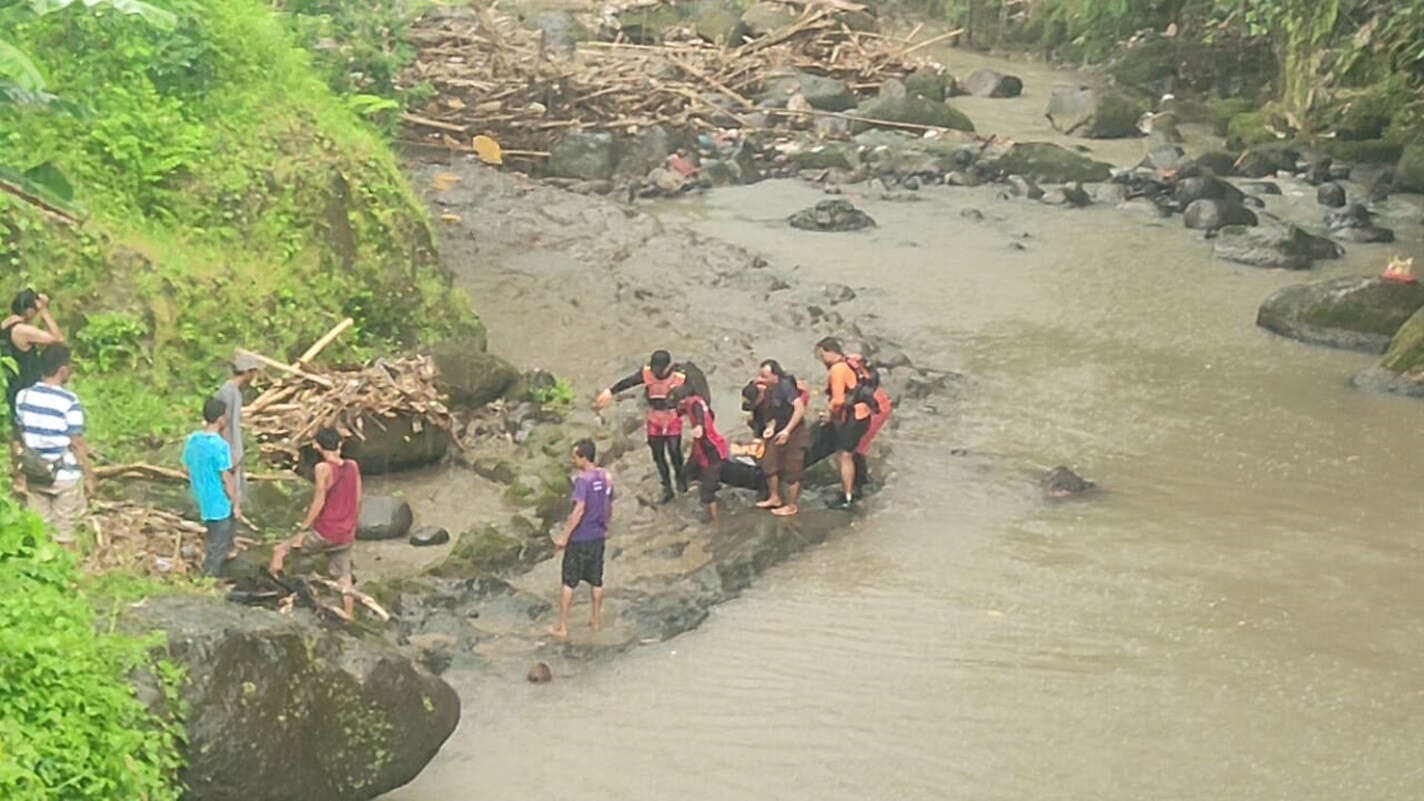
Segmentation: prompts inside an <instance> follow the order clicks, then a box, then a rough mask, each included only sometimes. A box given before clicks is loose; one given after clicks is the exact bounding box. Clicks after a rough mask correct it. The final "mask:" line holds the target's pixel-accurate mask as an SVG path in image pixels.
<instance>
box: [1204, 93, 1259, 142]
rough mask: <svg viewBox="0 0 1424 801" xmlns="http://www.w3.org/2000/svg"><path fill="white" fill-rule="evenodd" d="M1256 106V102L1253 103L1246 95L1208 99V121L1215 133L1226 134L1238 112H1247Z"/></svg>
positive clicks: (1218, 134)
mask: <svg viewBox="0 0 1424 801" xmlns="http://www.w3.org/2000/svg"><path fill="white" fill-rule="evenodd" d="M1256 108H1257V104H1256V103H1252V102H1251V101H1250V100H1247V99H1246V98H1244V97H1227V98H1219V99H1214V100H1209V101H1207V121H1208V122H1209V123H1211V128H1212V132H1213V133H1215V134H1216V135H1217V136H1226V132H1227V130H1228V129H1229V128H1230V127H1231V121H1232V120H1233V119H1235V118H1236V116H1237V115H1238V114H1245V113H1246V112H1248V111H1252V110H1254V109H1256Z"/></svg>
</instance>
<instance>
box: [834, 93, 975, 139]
mask: <svg viewBox="0 0 1424 801" xmlns="http://www.w3.org/2000/svg"><path fill="white" fill-rule="evenodd" d="M857 113H858V114H859V116H862V117H869V118H871V119H875V120H885V121H886V122H892V123H894V122H902V123H909V124H912V125H929V126H934V127H937V128H951V129H954V130H957V131H970V132H972V131H973V130H974V123H973V122H972V121H970V119H969V117H968V116H966V115H965V114H964V112H962V111H960V110H959V109H957V108H955V107H954V106H951V105H949V104H948V103H940V102H936V101H934V100H930V99H929V98H925V97H920V96H918V95H909V94H907V95H905V96H904V97H877V98H875V99H874V100H871V101H869V102H867V103H865V104H864V105H862V106H861V107H860V111H859V112H857ZM894 127H895V126H893V125H882V124H879V123H873V122H864V121H856V122H853V123H851V128H850V130H851V133H852V134H858V133H860V132H862V131H868V130H870V129H872V128H894Z"/></svg>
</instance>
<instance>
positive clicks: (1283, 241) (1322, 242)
mask: <svg viewBox="0 0 1424 801" xmlns="http://www.w3.org/2000/svg"><path fill="white" fill-rule="evenodd" d="M1343 253H1344V250H1343V249H1341V247H1340V246H1339V245H1337V244H1335V243H1334V242H1331V241H1330V240H1328V239H1322V238H1320V237H1318V236H1314V235H1312V234H1308V233H1306V232H1305V231H1304V230H1302V229H1301V228H1300V227H1299V226H1296V225H1292V224H1291V223H1288V222H1283V221H1281V220H1278V219H1275V218H1273V217H1266V218H1264V219H1262V220H1261V221H1260V224H1259V225H1256V226H1245V225H1228V226H1226V227H1225V228H1222V229H1221V230H1220V231H1219V232H1218V233H1217V236H1216V240H1215V241H1214V242H1213V244H1212V255H1214V256H1216V257H1217V258H1219V259H1223V260H1225V261H1231V262H1236V263H1237V264H1245V265H1247V266H1250V267H1278V268H1282V269H1286V270H1308V269H1310V266H1311V264H1312V263H1313V262H1314V261H1315V260H1316V259H1334V258H1338V257H1339V256H1340V255H1341V254H1343Z"/></svg>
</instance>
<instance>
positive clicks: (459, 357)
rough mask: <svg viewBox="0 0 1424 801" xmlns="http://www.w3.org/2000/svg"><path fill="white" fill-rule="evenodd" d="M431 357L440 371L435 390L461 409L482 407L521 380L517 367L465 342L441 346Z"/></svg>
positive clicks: (433, 349) (455, 341) (434, 349)
mask: <svg viewBox="0 0 1424 801" xmlns="http://www.w3.org/2000/svg"><path fill="white" fill-rule="evenodd" d="M430 356H431V358H432V359H433V360H434V361H435V369H436V370H438V371H439V375H438V376H436V386H437V387H438V388H439V389H440V391H442V392H444V393H446V394H448V395H449V396H450V400H451V402H453V403H456V404H459V405H463V406H483V405H484V404H486V403H489V402H490V401H492V400H494V399H495V398H498V397H500V396H502V395H504V393H505V392H506V391H508V390H509V388H510V387H512V386H513V385H514V383H515V382H516V381H518V380H519V371H518V370H517V369H515V367H514V365H512V364H510V363H509V362H507V361H505V360H504V359H501V358H500V357H498V356H496V355H494V354H492V353H486V352H484V351H483V350H482V349H480V350H477V349H475V348H474V347H472V343H470V342H468V341H465V340H453V341H447V342H442V343H440V344H439V345H436V346H435V347H433V348H431V349H430Z"/></svg>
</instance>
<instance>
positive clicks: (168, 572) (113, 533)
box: [84, 501, 252, 577]
mask: <svg viewBox="0 0 1424 801" xmlns="http://www.w3.org/2000/svg"><path fill="white" fill-rule="evenodd" d="M89 526H90V528H92V529H93V530H94V549H93V550H92V551H90V552H89V554H88V556H87V557H85V562H84V568H85V570H86V571H88V572H89V573H107V572H110V571H113V570H123V571H126V572H129V573H134V574H137V575H141V576H150V577H164V576H184V575H186V576H197V575H200V574H201V573H202V567H203V534H204V528H203V526H202V524H201V523H196V522H194V521H192V520H184V519H183V518H182V516H180V515H178V514H175V513H173V512H169V511H166V510H164V509H156V508H154V507H152V506H146V505H144V504H139V503H133V502H129V501H118V502H108V501H95V502H93V503H91V504H90V505H89ZM251 544H252V541H251V540H248V539H245V538H242V537H238V538H237V547H238V549H239V550H242V549H244V548H246V547H248V546H250V545H251Z"/></svg>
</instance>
